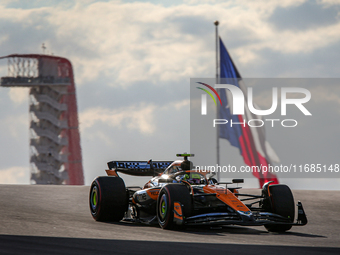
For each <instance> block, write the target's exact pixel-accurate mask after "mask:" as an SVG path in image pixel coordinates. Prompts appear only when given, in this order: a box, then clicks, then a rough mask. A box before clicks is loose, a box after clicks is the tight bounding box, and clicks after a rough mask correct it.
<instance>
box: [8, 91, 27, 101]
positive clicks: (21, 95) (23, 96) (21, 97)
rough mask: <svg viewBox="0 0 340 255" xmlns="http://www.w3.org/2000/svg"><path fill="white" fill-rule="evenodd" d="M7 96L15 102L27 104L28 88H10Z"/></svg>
mask: <svg viewBox="0 0 340 255" xmlns="http://www.w3.org/2000/svg"><path fill="white" fill-rule="evenodd" d="M8 95H9V98H10V99H11V100H12V101H13V102H14V103H15V104H16V105H21V104H23V103H26V104H28V103H27V102H28V90H27V89H23V88H10V89H9V92H8Z"/></svg>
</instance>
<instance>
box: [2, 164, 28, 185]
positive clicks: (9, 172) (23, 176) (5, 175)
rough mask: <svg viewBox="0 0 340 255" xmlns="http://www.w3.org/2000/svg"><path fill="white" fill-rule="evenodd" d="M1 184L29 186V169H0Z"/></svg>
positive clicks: (15, 167)
mask: <svg viewBox="0 0 340 255" xmlns="http://www.w3.org/2000/svg"><path fill="white" fill-rule="evenodd" d="M0 183H1V184H29V169H28V168H27V167H20V166H13V167H10V168H6V169H0Z"/></svg>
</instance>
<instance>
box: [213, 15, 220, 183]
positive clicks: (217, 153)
mask: <svg viewBox="0 0 340 255" xmlns="http://www.w3.org/2000/svg"><path fill="white" fill-rule="evenodd" d="M219 24H220V23H219V22H218V20H216V21H215V22H214V25H215V34H216V84H218V83H219V82H218V81H219V79H218V78H219V75H218V67H219V65H218V25H219ZM217 93H219V89H217ZM219 113H220V109H219V105H218V104H217V107H216V119H219V118H220V117H219V116H220V114H219ZM219 133H220V132H219V125H217V128H216V164H217V166H219V165H220V138H219V135H220V134H219ZM216 177H217V181H220V172H219V171H217V176H216Z"/></svg>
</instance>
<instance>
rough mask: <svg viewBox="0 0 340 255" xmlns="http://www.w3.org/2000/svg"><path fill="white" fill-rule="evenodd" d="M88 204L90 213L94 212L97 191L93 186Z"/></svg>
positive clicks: (96, 202)
mask: <svg viewBox="0 0 340 255" xmlns="http://www.w3.org/2000/svg"><path fill="white" fill-rule="evenodd" d="M90 203H91V209H92V211H96V209H97V204H98V189H97V186H94V187H93V189H92V191H91V199H90Z"/></svg>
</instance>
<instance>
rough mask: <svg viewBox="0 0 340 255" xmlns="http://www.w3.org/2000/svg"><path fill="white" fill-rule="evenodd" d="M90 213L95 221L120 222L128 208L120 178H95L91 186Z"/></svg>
mask: <svg viewBox="0 0 340 255" xmlns="http://www.w3.org/2000/svg"><path fill="white" fill-rule="evenodd" d="M89 203H90V211H91V214H92V217H93V218H94V219H95V220H96V221H120V220H121V219H123V217H124V213H125V212H126V211H127V208H128V196H127V192H126V188H125V183H124V181H123V179H122V178H119V177H113V176H101V177H97V178H96V179H95V180H94V181H93V182H92V185H91V189H90V195H89Z"/></svg>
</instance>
